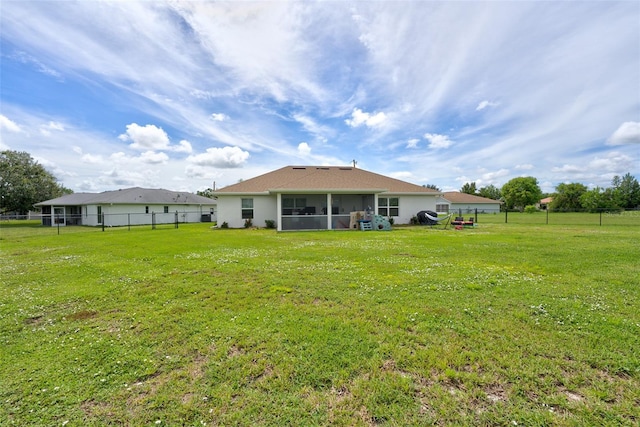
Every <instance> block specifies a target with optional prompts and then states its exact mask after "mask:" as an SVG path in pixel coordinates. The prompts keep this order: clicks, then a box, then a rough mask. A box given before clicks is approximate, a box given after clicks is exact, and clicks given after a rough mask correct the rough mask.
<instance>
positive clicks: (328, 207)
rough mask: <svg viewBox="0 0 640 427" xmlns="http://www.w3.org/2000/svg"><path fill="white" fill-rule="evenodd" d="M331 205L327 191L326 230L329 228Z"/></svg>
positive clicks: (329, 194)
mask: <svg viewBox="0 0 640 427" xmlns="http://www.w3.org/2000/svg"><path fill="white" fill-rule="evenodd" d="M331 207H332V206H331V193H327V230H331V222H332V221H331V215H332V214H333V212H332V210H331Z"/></svg>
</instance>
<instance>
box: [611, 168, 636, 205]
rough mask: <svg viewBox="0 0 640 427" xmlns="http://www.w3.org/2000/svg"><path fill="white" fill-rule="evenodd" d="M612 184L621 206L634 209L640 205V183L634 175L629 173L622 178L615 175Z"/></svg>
mask: <svg viewBox="0 0 640 427" xmlns="http://www.w3.org/2000/svg"><path fill="white" fill-rule="evenodd" d="M611 185H612V186H613V191H614V193H615V194H616V197H617V198H618V200H619V201H620V207H622V208H625V209H633V208H636V207H638V206H640V183H638V180H637V179H636V178H635V177H634V176H633V175H631V174H630V173H627V174H626V175H625V176H623V177H622V178H620V177H619V176H618V175H616V176H614V177H613V180H612V181H611Z"/></svg>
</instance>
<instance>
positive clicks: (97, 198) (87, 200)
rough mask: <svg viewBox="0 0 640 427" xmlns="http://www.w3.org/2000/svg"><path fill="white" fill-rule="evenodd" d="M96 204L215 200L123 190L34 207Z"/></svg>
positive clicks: (208, 202) (176, 193)
mask: <svg viewBox="0 0 640 427" xmlns="http://www.w3.org/2000/svg"><path fill="white" fill-rule="evenodd" d="M98 204H123V205H140V204H162V205H215V204H216V202H215V200H212V199H209V198H207V197H202V196H198V195H197V194H193V193H187V192H180V191H169V190H163V189H161V188H157V189H156V188H140V187H133V188H125V189H122V190H115V191H105V192H102V193H72V194H67V195H65V196H62V197H58V198H57V199H51V200H46V201H44V202H40V203H36V206H43V205H44V206H49V205H58V206H77V205H98Z"/></svg>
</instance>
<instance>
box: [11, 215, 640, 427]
mask: <svg viewBox="0 0 640 427" xmlns="http://www.w3.org/2000/svg"><path fill="white" fill-rule="evenodd" d="M523 215H524V214H523ZM534 215H535V214H534ZM496 217H500V216H499V215H496ZM500 218H501V219H502V220H504V216H502V217H500ZM479 221H480V225H479V226H478V227H475V228H473V229H465V230H461V231H456V230H451V229H448V230H441V229H430V228H428V227H396V228H395V229H394V230H393V231H391V232H360V231H343V232H306V233H276V232H275V231H273V230H264V229H260V230H255V229H247V230H244V229H243V230H218V229H211V228H210V227H209V225H210V224H189V225H182V224H181V225H180V228H179V229H174V228H168V227H167V228H160V229H157V230H151V229H150V228H148V227H135V228H132V229H131V231H127V229H126V228H117V229H116V228H114V229H109V230H107V231H105V232H102V231H101V230H100V229H93V228H86V227H66V228H65V229H64V230H63V231H61V233H60V235H58V234H57V232H56V230H55V228H54V229H52V228H43V227H31V228H29V227H15V226H14V225H13V224H9V225H7V224H6V223H3V224H0V226H1V228H0V252H1V253H0V255H1V256H0V280H1V282H0V402H1V404H0V424H2V425H16V426H25V425H30V426H38V425H42V426H56V425H58V426H61V425H67V426H88V425H89V426H90V425H95V426H104V425H128V426H145V425H147V426H157V425H169V426H175V425H187V426H201V425H208V426H214V425H223V426H228V425H247V426H249V425H251V426H256V425H278V426H280V425H295V426H298V425H299V426H309V425H347V426H353V425H362V426H377V425H393V426H407V425H430V424H435V425H452V424H453V425H505V426H506V425H527V426H531V425H537V426H540V425H571V426H583V425H638V423H639V422H640V414H639V409H638V408H639V406H640V279H639V278H640V262H638V260H639V256H640V244H639V243H638V242H640V226H620V225H612V226H602V227H600V226H597V225H593V226H592V225H580V224H578V225H544V224H543V225H535V224H530V225H517V224H512V223H509V224H506V225H505V224H504V223H503V222H504V221H502V222H500V221H497V220H496V221H493V222H492V221H486V220H483V218H482V217H481V218H479Z"/></svg>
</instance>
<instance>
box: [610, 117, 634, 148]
mask: <svg viewBox="0 0 640 427" xmlns="http://www.w3.org/2000/svg"><path fill="white" fill-rule="evenodd" d="M607 144H608V145H622V144H640V122H624V123H623V124H621V125H620V127H619V128H618V129H616V131H615V132H614V133H613V135H611V136H610V137H609V139H607Z"/></svg>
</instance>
